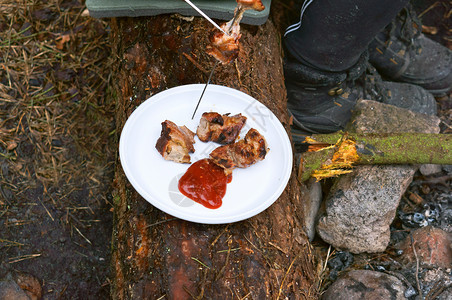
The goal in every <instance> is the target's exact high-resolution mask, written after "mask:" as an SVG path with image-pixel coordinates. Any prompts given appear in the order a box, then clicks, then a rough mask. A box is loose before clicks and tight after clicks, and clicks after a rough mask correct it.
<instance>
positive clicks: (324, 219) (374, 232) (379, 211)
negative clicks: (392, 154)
mask: <svg viewBox="0 0 452 300" xmlns="http://www.w3.org/2000/svg"><path fill="white" fill-rule="evenodd" d="M439 123H440V120H439V118H437V117H435V116H428V115H423V114H417V113H414V112H411V111H409V110H406V109H402V108H398V107H395V106H392V105H387V104H383V103H379V102H376V101H371V100H361V101H358V103H357V105H356V107H355V111H354V114H353V116H352V119H351V121H350V122H349V125H348V127H347V131H350V132H358V133H374V132H379V133H396V132H424V133H438V132H439ZM416 170H417V166H408V165H397V166H396V165H390V166H381V165H380V166H379V165H373V166H357V167H355V168H354V170H353V172H352V173H350V174H346V175H342V176H341V177H339V178H338V179H337V180H336V181H335V183H334V185H333V187H332V188H331V190H330V192H329V194H328V196H327V197H326V199H325V204H324V208H323V209H322V210H321V212H320V217H319V221H318V224H317V232H318V234H319V236H320V237H321V238H322V239H323V240H324V241H325V242H327V243H329V244H331V245H332V246H334V247H335V248H338V249H340V250H344V251H350V252H352V253H355V254H358V253H364V252H367V253H374V252H382V251H384V250H385V249H386V247H387V246H388V244H389V241H390V229H389V226H390V224H391V223H392V221H393V219H394V217H395V213H396V209H397V207H398V205H399V203H400V199H401V197H402V195H403V194H404V192H405V190H406V188H407V187H408V185H409V183H410V182H411V181H412V179H413V175H414V173H415V172H416Z"/></svg>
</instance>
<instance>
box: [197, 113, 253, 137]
mask: <svg viewBox="0 0 452 300" xmlns="http://www.w3.org/2000/svg"><path fill="white" fill-rule="evenodd" d="M245 122H246V117H245V116H242V115H241V114H237V115H234V116H229V114H225V115H220V114H219V113H216V112H205V113H203V114H202V116H201V120H200V121H199V125H198V129H197V130H196V134H197V135H198V138H199V139H200V140H201V141H203V142H208V141H212V142H215V143H219V144H230V143H233V142H234V141H235V140H236V138H237V136H238V135H239V133H240V130H242V127H243V126H244V125H245Z"/></svg>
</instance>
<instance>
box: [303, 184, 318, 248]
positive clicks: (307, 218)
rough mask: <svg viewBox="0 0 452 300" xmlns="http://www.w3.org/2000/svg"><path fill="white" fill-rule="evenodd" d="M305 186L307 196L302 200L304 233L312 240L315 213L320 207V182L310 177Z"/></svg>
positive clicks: (315, 218)
mask: <svg viewBox="0 0 452 300" xmlns="http://www.w3.org/2000/svg"><path fill="white" fill-rule="evenodd" d="M306 186H307V189H308V193H309V197H306V199H305V201H303V206H304V225H305V230H306V235H307V236H308V238H309V241H312V240H313V239H314V237H315V223H316V220H317V213H318V211H319V208H320V203H321V202H322V186H321V184H320V182H318V181H316V180H315V179H314V178H311V179H310V180H309V181H308V182H307V184H306Z"/></svg>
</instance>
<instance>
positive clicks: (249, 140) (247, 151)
mask: <svg viewBox="0 0 452 300" xmlns="http://www.w3.org/2000/svg"><path fill="white" fill-rule="evenodd" d="M268 151H269V149H268V146H267V141H266V140H265V138H264V137H263V136H262V135H261V134H260V133H259V131H257V130H256V129H254V128H251V129H250V130H249V131H248V133H247V134H246V136H245V138H244V139H243V140H240V141H238V142H235V143H233V144H229V145H224V146H220V147H218V148H216V149H215V150H213V151H212V152H211V153H210V158H211V159H212V160H213V162H215V163H216V164H217V165H219V166H221V167H223V168H224V169H225V172H226V173H230V172H232V169H234V168H247V167H249V166H250V165H252V164H254V163H256V162H258V161H261V160H263V159H264V158H265V156H266V155H267V153H268Z"/></svg>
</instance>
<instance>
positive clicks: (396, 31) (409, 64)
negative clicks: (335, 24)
mask: <svg viewBox="0 0 452 300" xmlns="http://www.w3.org/2000/svg"><path fill="white" fill-rule="evenodd" d="M421 29H422V25H421V23H420V20H419V19H418V18H417V16H416V12H415V11H414V10H413V9H412V8H411V7H410V6H408V7H406V8H404V9H403V10H402V11H401V12H400V13H399V15H398V16H397V18H395V19H394V21H393V22H391V24H389V25H388V26H387V27H386V28H385V30H383V31H381V32H380V33H379V34H378V35H377V36H376V37H375V39H374V40H373V41H372V42H371V44H370V45H369V53H370V63H371V64H372V65H374V66H375V67H376V68H377V69H378V71H379V72H380V74H382V75H384V76H386V77H387V78H389V79H390V80H392V81H398V82H407V83H412V84H416V85H419V86H422V87H423V88H424V89H426V90H427V91H429V92H430V93H432V94H434V95H444V94H446V93H448V92H449V91H450V90H451V89H452V51H451V50H450V49H448V48H447V47H445V46H443V45H441V44H439V43H437V42H435V41H433V40H431V39H429V38H427V37H426V36H424V35H423V34H422V32H421Z"/></svg>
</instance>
